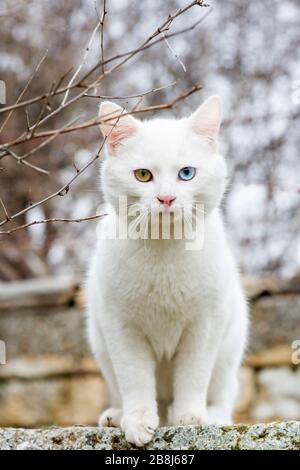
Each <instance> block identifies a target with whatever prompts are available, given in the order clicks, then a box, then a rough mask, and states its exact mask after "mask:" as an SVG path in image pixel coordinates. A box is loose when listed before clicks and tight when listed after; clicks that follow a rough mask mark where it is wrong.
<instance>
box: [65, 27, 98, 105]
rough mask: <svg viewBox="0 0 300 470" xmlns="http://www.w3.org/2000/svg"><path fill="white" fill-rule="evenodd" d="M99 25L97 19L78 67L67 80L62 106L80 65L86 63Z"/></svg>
mask: <svg viewBox="0 0 300 470" xmlns="http://www.w3.org/2000/svg"><path fill="white" fill-rule="evenodd" d="M100 26H101V21H98V23H97V24H96V26H95V28H94V30H93V32H92V35H91V37H90V40H89V42H88V45H87V47H86V49H85V53H84V56H83V59H82V62H81V63H80V64H79V66H78V68H77V69H76V70H75V73H74V75H73V76H72V78H71V80H70V81H69V85H68V89H67V91H66V94H65V96H64V99H63V100H62V103H61V104H62V106H63V105H65V104H66V102H67V99H68V96H69V92H70V87H71V86H72V85H73V83H74V80H75V78H76V77H77V75H78V74H79V72H80V70H81V69H82V67H84V65H85V63H86V60H87V57H88V55H89V52H90V49H91V47H92V44H93V41H94V38H95V35H96V33H97V31H98V29H99V28H100Z"/></svg>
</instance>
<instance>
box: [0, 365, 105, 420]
mask: <svg viewBox="0 0 300 470" xmlns="http://www.w3.org/2000/svg"><path fill="white" fill-rule="evenodd" d="M0 403H1V406H0V423H1V426H17V427H19V426H26V427H36V426H45V425H49V424H53V423H54V424H57V425H62V426H66V425H72V424H83V425H95V424H96V423H97V419H98V416H99V413H100V411H101V409H103V408H104V407H105V405H106V388H105V385H104V382H103V380H102V379H101V377H100V375H99V374H97V375H82V376H81V375H79V374H78V375H73V376H70V377H65V376H57V377H51V378H48V379H34V380H30V381H29V380H16V379H15V380H7V381H3V382H2V384H1V387H0Z"/></svg>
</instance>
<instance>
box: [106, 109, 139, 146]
mask: <svg viewBox="0 0 300 470" xmlns="http://www.w3.org/2000/svg"><path fill="white" fill-rule="evenodd" d="M126 113H127V111H126V110H125V109H124V108H122V107H121V106H119V105H117V104H115V103H111V102H110V101H105V102H104V103H102V104H101V106H100V109H99V117H100V119H102V118H103V119H105V120H106V122H103V123H101V124H100V129H101V132H102V134H103V137H105V138H106V143H107V146H108V149H109V151H110V152H111V153H114V152H115V151H116V149H117V147H118V146H119V144H121V143H122V141H123V140H124V139H126V138H127V137H130V136H132V135H133V134H135V133H136V132H137V128H138V123H139V121H138V120H137V119H135V118H133V117H132V116H130V115H129V114H126ZM122 114H126V116H122Z"/></svg>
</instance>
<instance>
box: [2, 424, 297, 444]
mask: <svg viewBox="0 0 300 470" xmlns="http://www.w3.org/2000/svg"><path fill="white" fill-rule="evenodd" d="M132 448H134V447H133V446H131V445H130V444H128V443H127V442H126V441H125V439H124V435H123V433H122V432H121V431H120V430H119V429H113V428H91V427H90V428H85V427H79V426H78V427H77V426H73V427H70V428H49V429H31V430H29V429H12V428H2V429H0V449H1V450H4V449H7V450H10V449H16V450H29V449H33V450H38V449H48V450H49V449H51V450H55V449H57V450H59V449H66V450H67V449H84V450H88V449H91V450H92V449H99V450H122V449H132ZM145 448H146V449H148V450H151V449H159V450H163V449H164V450H196V449H199V450H203V449H206V450H208V449H215V450H216V449H225V450H243V449H245V450H277V449H282V450H293V449H294V450H299V449H300V423H299V422H293V421H291V422H286V423H273V424H268V425H266V424H256V425H253V426H245V425H239V426H199V427H192V426H185V427H178V428H173V427H169V428H160V429H159V430H158V431H157V432H156V434H155V436H154V439H153V441H152V442H151V443H149V444H148V445H147V446H146V447H145Z"/></svg>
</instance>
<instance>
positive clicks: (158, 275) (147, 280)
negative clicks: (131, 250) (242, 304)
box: [119, 250, 203, 320]
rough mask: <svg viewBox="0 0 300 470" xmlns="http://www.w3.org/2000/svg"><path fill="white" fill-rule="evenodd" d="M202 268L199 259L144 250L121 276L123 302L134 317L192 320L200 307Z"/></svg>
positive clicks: (129, 262) (127, 265) (129, 263)
mask: <svg viewBox="0 0 300 470" xmlns="http://www.w3.org/2000/svg"><path fill="white" fill-rule="evenodd" d="M200 264H201V263H200V260H199V257H198V258H197V257H193V256H189V255H187V254H186V253H182V252H177V251H176V250H173V251H171V250H170V251H169V252H166V253H163V252H154V253H153V252H147V251H143V250H141V251H140V252H139V253H138V254H136V256H132V257H131V258H130V260H129V261H127V263H126V271H125V270H124V272H123V275H121V276H122V281H121V282H120V288H121V290H122V292H123V301H125V302H126V303H127V304H128V306H129V307H130V312H135V314H138V312H140V314H142V315H144V314H147V315H151V316H152V317H159V318H161V317H162V316H163V317H164V318H168V319H170V318H174V320H175V319H176V318H177V317H179V318H180V319H183V318H184V317H189V316H190V315H193V313H194V311H195V310H196V309H199V306H200V304H201V297H202V296H201V291H202V290H203V279H201V266H200ZM119 273H120V271H119ZM120 274H121V273H120Z"/></svg>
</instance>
